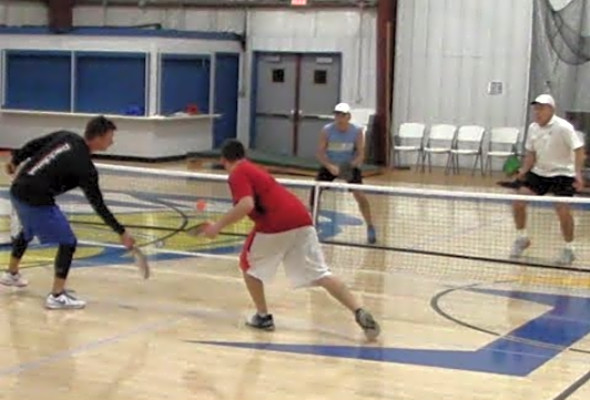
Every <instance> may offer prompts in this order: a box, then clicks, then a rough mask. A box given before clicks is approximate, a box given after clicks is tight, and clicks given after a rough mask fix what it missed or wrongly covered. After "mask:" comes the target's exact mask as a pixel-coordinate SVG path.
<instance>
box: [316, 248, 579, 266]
mask: <svg viewBox="0 0 590 400" xmlns="http://www.w3.org/2000/svg"><path fill="white" fill-rule="evenodd" d="M321 243H323V244H331V245H335V246H346V247H356V248H364V249H376V250H385V251H396V252H400V253H411V254H420V255H424V256H434V257H447V258H455V259H460V260H469V261H482V262H490V263H495V264H511V265H520V266H524V267H536V268H543V269H551V270H560V271H568V272H581V273H586V274H590V269H588V268H579V267H568V266H560V265H554V264H548V263H537V262H529V261H527V262H524V261H516V260H510V259H500V258H489V257H482V256H468V255H464V254H455V253H445V252H442V251H432V250H419V249H411V248H402V247H392V246H380V245H367V244H360V243H352V242H341V241H338V240H324V241H321Z"/></svg>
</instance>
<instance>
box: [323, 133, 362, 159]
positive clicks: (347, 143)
mask: <svg viewBox="0 0 590 400" xmlns="http://www.w3.org/2000/svg"><path fill="white" fill-rule="evenodd" d="M359 129H360V128H359V127H358V126H356V125H354V124H350V123H349V124H348V129H347V130H346V131H341V130H339V129H338V128H337V127H336V124H335V123H331V124H328V125H326V126H325V127H324V130H325V131H326V134H327V135H328V148H327V151H326V155H327V156H328V159H329V160H330V161H331V162H333V163H334V164H342V163H346V162H351V161H352V160H354V158H355V157H356V137H357V135H358V132H359Z"/></svg>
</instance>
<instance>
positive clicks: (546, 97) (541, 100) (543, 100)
mask: <svg viewBox="0 0 590 400" xmlns="http://www.w3.org/2000/svg"><path fill="white" fill-rule="evenodd" d="M531 104H546V105H548V106H551V107H553V108H555V99H554V98H553V96H551V95H550V94H541V95H539V96H537V98H536V99H535V101H533V102H532V103H531Z"/></svg>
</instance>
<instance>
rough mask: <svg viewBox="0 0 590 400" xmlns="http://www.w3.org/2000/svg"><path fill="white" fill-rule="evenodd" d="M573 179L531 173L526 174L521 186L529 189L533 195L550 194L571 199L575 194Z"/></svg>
mask: <svg viewBox="0 0 590 400" xmlns="http://www.w3.org/2000/svg"><path fill="white" fill-rule="evenodd" d="M574 182H575V179H574V178H572V177H570V176H562V175H560V176H552V177H545V176H540V175H537V174H535V173H533V172H528V173H527V174H526V177H525V180H524V183H523V186H524V187H527V188H529V189H530V190H531V191H533V193H535V194H537V195H539V196H543V195H545V194H547V193H552V194H554V195H555V196H568V197H571V196H573V195H574V194H576V189H574Z"/></svg>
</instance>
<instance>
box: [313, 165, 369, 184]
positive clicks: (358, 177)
mask: <svg viewBox="0 0 590 400" xmlns="http://www.w3.org/2000/svg"><path fill="white" fill-rule="evenodd" d="M336 178H338V177H337V176H336V175H332V173H331V172H330V171H328V168H326V167H322V168H320V170H319V172H318V175H317V177H316V180H318V181H327V182H332V181H333V180H335V179H336ZM346 183H355V184H361V183H363V173H362V172H361V169H360V168H358V167H354V168H352V179H351V180H349V181H347V182H346Z"/></svg>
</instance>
